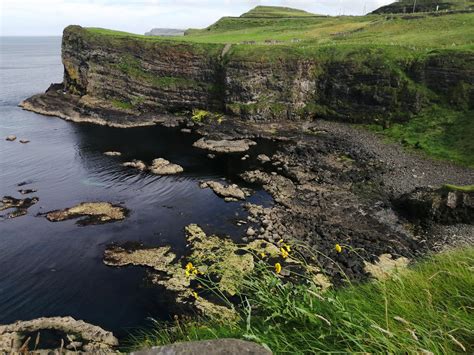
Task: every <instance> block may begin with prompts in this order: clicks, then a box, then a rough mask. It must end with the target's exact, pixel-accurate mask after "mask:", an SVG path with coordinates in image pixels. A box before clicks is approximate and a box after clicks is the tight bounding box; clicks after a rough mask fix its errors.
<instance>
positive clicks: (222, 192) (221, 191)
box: [199, 181, 249, 202]
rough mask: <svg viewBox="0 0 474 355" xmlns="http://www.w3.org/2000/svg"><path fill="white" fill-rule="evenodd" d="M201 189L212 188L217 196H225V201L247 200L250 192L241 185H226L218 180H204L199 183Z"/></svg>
mask: <svg viewBox="0 0 474 355" xmlns="http://www.w3.org/2000/svg"><path fill="white" fill-rule="evenodd" d="M199 187H200V188H201V189H205V188H210V189H211V190H212V191H214V193H215V194H216V195H217V196H220V197H222V198H224V200H225V201H227V202H231V201H237V200H245V197H246V196H248V195H249V193H248V192H247V191H245V190H243V189H241V188H240V187H239V186H237V185H235V184H232V185H227V186H224V185H223V184H221V183H220V182H217V181H203V182H201V183H200V184H199Z"/></svg>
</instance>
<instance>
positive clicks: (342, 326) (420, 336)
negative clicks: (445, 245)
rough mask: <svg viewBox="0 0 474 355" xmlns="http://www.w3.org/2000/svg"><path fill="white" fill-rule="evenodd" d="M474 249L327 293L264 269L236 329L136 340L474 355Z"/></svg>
mask: <svg viewBox="0 0 474 355" xmlns="http://www.w3.org/2000/svg"><path fill="white" fill-rule="evenodd" d="M473 269H474V248H466V249H464V250H457V251H450V252H446V253H443V254H440V255H436V256H432V257H430V258H427V259H426V260H424V261H422V262H420V263H417V264H416V265H415V266H413V267H411V268H409V269H407V270H404V271H402V272H400V273H399V274H396V275H394V276H392V277H391V278H389V279H387V280H385V281H374V282H368V283H365V284H360V285H349V286H347V287H345V288H341V289H337V290H331V291H327V292H325V293H321V292H320V291H318V289H317V288H315V287H313V286H312V285H310V284H300V285H295V284H292V283H285V282H284V281H282V279H280V278H279V277H278V276H276V275H275V274H274V273H273V272H272V271H271V270H269V268H268V266H265V265H262V264H260V265H259V267H258V269H257V271H256V272H255V274H253V275H252V276H251V277H249V278H248V279H247V280H246V283H245V290H244V291H243V293H242V303H241V304H240V306H239V307H238V310H239V312H240V320H239V321H237V322H236V323H234V324H229V323H222V322H218V321H216V320H205V319H198V318H192V319H185V320H184V321H177V322H176V323H173V324H161V323H160V324H157V325H156V327H154V328H153V329H145V330H142V331H140V332H137V333H135V334H134V336H133V337H132V338H131V343H132V347H133V348H137V349H138V348H143V347H150V346H155V345H162V344H168V343H173V342H177V341H190V340H202V339H214V338H227V337H233V338H241V339H246V340H251V341H255V342H258V343H261V344H264V345H265V346H267V347H268V348H270V349H271V350H272V351H273V352H274V353H276V354H310V353H319V352H324V353H326V352H331V353H353V352H364V353H375V354H377V353H393V354H400V353H408V354H415V353H418V354H419V353H422V352H423V351H431V352H433V353H435V354H452V353H461V352H463V349H464V350H465V351H466V353H472V352H473V351H474V277H473V273H472V272H473Z"/></svg>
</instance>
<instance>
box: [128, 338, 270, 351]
mask: <svg viewBox="0 0 474 355" xmlns="http://www.w3.org/2000/svg"><path fill="white" fill-rule="evenodd" d="M132 354H134V355H169V354H173V355H202V354H206V355H271V354H272V352H271V351H270V350H268V349H267V348H265V347H263V346H262V345H258V344H256V343H252V342H249V341H244V340H239V339H215V340H202V341H191V342H184V343H175V344H170V345H164V346H157V347H153V348H151V349H146V350H141V351H136V352H133V353H132Z"/></svg>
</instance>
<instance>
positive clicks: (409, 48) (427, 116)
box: [88, 7, 474, 166]
mask: <svg viewBox="0 0 474 355" xmlns="http://www.w3.org/2000/svg"><path fill="white" fill-rule="evenodd" d="M290 15H291V16H292V17H290ZM256 16H262V17H256ZM270 16H272V17H270ZM88 32H89V33H90V34H91V35H95V36H104V35H105V36H108V37H116V38H128V37H132V38H134V39H139V40H143V41H147V42H161V43H167V44H169V45H172V44H177V43H181V44H183V45H184V44H185V43H186V44H187V45H190V46H194V47H196V49H197V50H199V47H201V46H202V48H206V50H205V51H206V52H207V53H209V52H214V53H216V52H218V51H219V50H220V48H221V47H220V46H223V45H224V44H225V43H233V44H235V45H234V46H232V48H231V49H230V51H229V53H228V55H229V56H232V57H233V58H236V59H237V58H239V59H241V60H257V61H259V60H279V59H281V58H285V57H291V56H294V57H305V56H306V57H308V58H312V59H316V60H319V61H321V62H323V61H328V60H334V59H340V58H349V59H350V60H352V61H353V60H365V59H367V57H368V56H370V57H373V56H374V54H375V53H379V55H378V56H380V55H381V56H382V57H383V58H384V61H385V62H386V65H388V66H390V65H392V66H393V65H395V66H398V65H399V63H405V62H410V61H413V60H415V59H422V58H423V57H425V56H427V55H429V54H430V53H432V52H433V51H446V52H449V53H460V52H464V53H474V14H470V13H467V14H466V13H462V14H451V15H443V16H430V15H423V16H420V15H419V14H415V15H396V16H389V17H387V16H384V15H367V16H339V17H324V16H312V14H308V13H304V12H300V11H293V10H291V9H287V8H274V7H257V8H256V9H254V10H253V11H250V12H249V13H247V14H244V17H240V18H235V17H225V18H222V19H221V20H219V21H218V22H216V23H215V24H213V25H211V26H209V27H208V28H206V29H204V30H193V31H191V32H190V34H189V35H187V36H184V37H176V38H172V39H170V38H160V37H147V36H141V35H132V34H127V33H124V32H115V31H110V30H104V29H89V30H88ZM295 38H297V39H299V42H294V41H292V39H295ZM267 39H271V40H278V41H281V43H279V44H277V45H266V44H264V42H265V40H267ZM243 41H256V44H253V45H251V44H239V43H241V42H243ZM202 48H201V49H202ZM367 53H371V54H370V55H368V54H367ZM473 55H474V54H473ZM358 57H361V58H359V59H358ZM473 115H474V114H473V112H472V111H467V112H466V111H462V110H457V111H456V110H454V109H453V108H452V107H450V106H449V105H448V106H446V105H443V104H441V105H439V106H436V107H430V108H428V109H426V110H424V111H423V112H421V113H420V114H419V116H418V117H415V118H414V119H412V120H411V121H410V122H408V123H406V124H404V125H394V126H392V127H391V128H390V129H388V130H383V131H381V132H382V133H383V134H385V135H386V136H388V137H391V138H392V139H395V140H397V141H400V142H403V143H404V144H406V145H407V146H409V147H411V146H416V147H418V148H421V149H422V150H424V151H425V152H427V153H429V154H430V155H432V156H435V157H437V158H442V159H450V160H453V161H455V162H458V163H461V164H464V165H468V166H474V161H473V159H474V158H473V157H474V147H473V143H472V137H473V136H474V126H473V125H474V123H473V122H474V119H473Z"/></svg>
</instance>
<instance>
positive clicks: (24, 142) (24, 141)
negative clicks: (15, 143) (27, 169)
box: [20, 139, 30, 144]
mask: <svg viewBox="0 0 474 355" xmlns="http://www.w3.org/2000/svg"><path fill="white" fill-rule="evenodd" d="M20 143H23V144H26V143H30V141H29V140H28V139H20Z"/></svg>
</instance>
